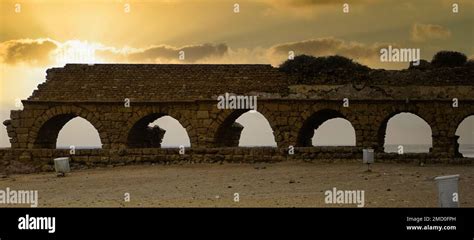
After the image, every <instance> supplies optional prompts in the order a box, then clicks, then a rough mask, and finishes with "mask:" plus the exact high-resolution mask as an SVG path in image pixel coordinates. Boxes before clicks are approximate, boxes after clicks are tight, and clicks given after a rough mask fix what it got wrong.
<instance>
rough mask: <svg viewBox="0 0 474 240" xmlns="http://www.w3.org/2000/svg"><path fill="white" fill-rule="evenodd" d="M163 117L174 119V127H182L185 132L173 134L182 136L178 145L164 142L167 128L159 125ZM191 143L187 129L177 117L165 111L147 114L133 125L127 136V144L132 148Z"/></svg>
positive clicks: (167, 119)
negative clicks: (164, 143) (164, 112)
mask: <svg viewBox="0 0 474 240" xmlns="http://www.w3.org/2000/svg"><path fill="white" fill-rule="evenodd" d="M163 119H164V120H165V121H172V123H174V126H173V127H180V128H181V130H182V131H183V132H184V135H185V136H181V137H180V136H172V137H175V138H176V137H179V138H180V139H179V144H178V145H177V146H169V145H163V144H162V143H163V139H164V137H165V134H167V130H166V129H164V128H162V126H159V125H161V124H160V123H159V121H160V120H163ZM163 125H164V124H163ZM170 132H173V131H170ZM171 134H176V132H173V133H171ZM190 145H191V144H190V139H189V136H188V133H187V132H186V129H185V128H184V127H183V126H182V125H181V124H180V123H179V122H178V121H177V120H176V119H174V118H172V117H170V116H169V115H167V114H163V113H152V114H149V115H146V116H145V117H142V118H141V119H139V120H138V121H137V122H136V123H135V124H134V125H133V126H132V128H131V129H130V131H129V133H128V137H127V146H128V147H130V148H160V147H162V146H166V147H179V146H185V147H189V146H190Z"/></svg>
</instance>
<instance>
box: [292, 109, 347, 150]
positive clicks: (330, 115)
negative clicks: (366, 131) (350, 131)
mask: <svg viewBox="0 0 474 240" xmlns="http://www.w3.org/2000/svg"><path fill="white" fill-rule="evenodd" d="M334 118H342V119H346V118H345V116H344V115H343V114H342V113H340V112H338V111H336V110H333V109H323V110H320V111H317V112H315V113H313V114H312V115H311V116H310V117H309V118H307V119H306V120H305V121H304V123H303V126H302V127H301V129H300V131H299V133H298V138H297V146H299V147H310V146H313V143H312V138H313V136H314V133H315V129H318V128H319V126H321V125H322V124H323V123H324V122H326V121H328V120H330V119H334ZM346 120H347V119H346ZM354 136H355V134H354Z"/></svg>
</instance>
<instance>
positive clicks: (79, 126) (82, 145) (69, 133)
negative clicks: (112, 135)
mask: <svg viewBox="0 0 474 240" xmlns="http://www.w3.org/2000/svg"><path fill="white" fill-rule="evenodd" d="M71 146H74V148H75V149H95V148H102V143H101V141H100V136H99V132H98V131H97V129H95V128H94V126H93V125H92V124H91V123H90V122H89V121H87V120H86V119H84V118H81V117H76V118H73V119H71V120H70V121H68V122H67V123H66V124H65V125H64V126H63V128H62V129H61V130H60V131H59V134H58V138H57V141H56V147H57V148H67V149H69V148H70V147H71Z"/></svg>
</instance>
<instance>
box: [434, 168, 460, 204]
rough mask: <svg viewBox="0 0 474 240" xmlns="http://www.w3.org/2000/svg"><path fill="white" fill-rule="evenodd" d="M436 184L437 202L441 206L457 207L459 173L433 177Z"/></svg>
mask: <svg viewBox="0 0 474 240" xmlns="http://www.w3.org/2000/svg"><path fill="white" fill-rule="evenodd" d="M435 181H436V183H437V185H438V204H439V206H440V207H442V208H457V207H459V192H458V182H459V175H449V176H439V177H436V178H435Z"/></svg>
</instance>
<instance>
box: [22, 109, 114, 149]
mask: <svg viewBox="0 0 474 240" xmlns="http://www.w3.org/2000/svg"><path fill="white" fill-rule="evenodd" d="M76 117H81V118H83V119H85V120H87V121H88V122H89V123H90V124H91V125H92V126H94V128H95V129H96V130H97V132H98V133H99V137H100V141H101V143H102V148H108V147H109V146H110V145H109V144H110V141H109V138H108V134H107V130H106V128H105V126H104V125H103V124H102V123H101V121H100V120H99V117H97V116H96V115H95V114H94V113H93V112H90V111H88V110H86V109H84V108H80V107H76V106H62V107H60V106H57V107H52V108H50V109H48V110H46V111H45V112H43V113H42V114H41V117H39V118H37V120H36V121H35V122H34V123H33V126H32V128H31V131H30V133H29V140H28V147H29V148H56V140H57V138H58V134H59V131H60V130H61V129H62V128H63V127H64V125H65V124H66V123H67V122H69V121H70V120H71V119H73V118H76Z"/></svg>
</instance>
